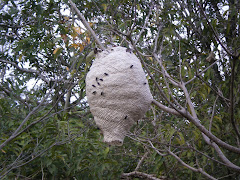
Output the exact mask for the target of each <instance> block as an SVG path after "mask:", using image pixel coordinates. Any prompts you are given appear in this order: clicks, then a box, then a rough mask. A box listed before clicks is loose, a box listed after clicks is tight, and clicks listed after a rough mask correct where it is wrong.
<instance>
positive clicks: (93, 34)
mask: <svg viewBox="0 0 240 180" xmlns="http://www.w3.org/2000/svg"><path fill="white" fill-rule="evenodd" d="M69 2H70V4H71V6H72V8H73V9H74V11H75V12H76V13H77V15H78V18H79V19H80V20H81V22H82V23H83V24H84V26H85V27H86V29H87V30H88V31H89V32H90V33H91V34H92V36H93V38H94V39H95V41H96V43H97V44H98V45H99V47H100V48H101V49H102V50H105V47H104V46H103V45H102V43H101V42H100V41H99V39H98V38H97V35H96V34H95V32H94V31H93V29H92V28H91V27H90V25H89V24H88V22H87V20H86V19H85V17H84V16H83V15H82V13H81V12H80V11H79V10H78V8H77V7H76V4H75V3H74V2H72V1H71V0H69Z"/></svg>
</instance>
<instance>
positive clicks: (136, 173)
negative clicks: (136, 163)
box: [122, 171, 167, 180]
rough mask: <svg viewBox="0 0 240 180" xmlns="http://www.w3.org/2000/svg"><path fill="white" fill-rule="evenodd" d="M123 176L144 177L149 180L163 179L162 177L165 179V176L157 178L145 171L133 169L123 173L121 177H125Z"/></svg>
mask: <svg viewBox="0 0 240 180" xmlns="http://www.w3.org/2000/svg"><path fill="white" fill-rule="evenodd" d="M125 177H136V178H144V179H149V180H164V179H167V178H166V177H161V178H160V179H159V178H156V177H154V176H153V175H152V174H147V173H143V172H139V171H133V172H130V173H123V174H122V178H125Z"/></svg>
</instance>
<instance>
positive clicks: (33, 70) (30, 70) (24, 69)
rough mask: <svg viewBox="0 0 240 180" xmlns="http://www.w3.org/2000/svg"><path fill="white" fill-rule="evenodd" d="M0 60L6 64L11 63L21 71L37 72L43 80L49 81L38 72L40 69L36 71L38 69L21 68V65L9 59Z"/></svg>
mask: <svg viewBox="0 0 240 180" xmlns="http://www.w3.org/2000/svg"><path fill="white" fill-rule="evenodd" d="M0 62H3V63H7V64H11V65H13V66H14V67H15V68H17V69H18V70H20V71H22V72H26V73H34V74H37V75H38V76H39V77H40V78H41V79H42V80H43V81H45V82H47V83H49V80H48V79H47V78H45V77H44V76H43V75H42V74H41V73H40V71H38V70H35V69H26V68H21V67H19V66H18V65H17V64H16V63H14V62H11V61H6V60H3V59H0Z"/></svg>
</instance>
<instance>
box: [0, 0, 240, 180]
mask: <svg viewBox="0 0 240 180" xmlns="http://www.w3.org/2000/svg"><path fill="white" fill-rule="evenodd" d="M75 3H76V7H77V8H78V9H79V11H80V12H81V13H82V14H83V15H84V16H85V18H86V20H87V22H88V24H89V25H90V27H91V28H92V29H93V30H94V32H95V33H96V36H95V37H94V36H93V35H92V34H91V33H90V32H89V30H88V29H86V28H85V27H84V26H83V24H82V22H81V21H79V18H78V16H77V14H76V11H75V10H74V5H73V6H71V4H69V2H68V1H62V0H43V1H40V0H37V1H32V0H18V1H14V0H12V1H7V0H4V1H1V3H0V30H1V31H0V32H1V36H0V49H1V50H0V82H1V83H0V179H120V178H122V179H133V178H136V179H239V178H240V175H239V174H240V173H239V172H240V158H239V157H240V155H239V154H240V131H239V124H240V95H239V94H240V74H239V73H238V72H239V71H240V58H239V53H240V37H239V35H240V2H239V0H183V1H174V0H159V1H155V0H148V1H141V0H139V1H137V0H133V1H127V0H121V1H119V0H111V1H110V0H98V1H90V0H81V1H75ZM96 37H97V38H98V39H99V40H100V42H101V43H102V44H103V46H104V47H108V46H111V45H120V46H125V47H129V48H131V49H133V52H134V53H135V54H136V55H137V56H138V57H139V59H140V60H141V62H142V64H143V66H144V69H145V71H146V73H147V74H148V76H147V78H148V80H149V84H150V88H151V92H152V94H153V97H154V101H153V104H152V107H151V109H150V110H149V111H148V113H147V114H146V116H145V118H144V119H143V120H139V122H138V123H136V125H135V126H134V127H133V128H132V130H131V132H129V134H128V135H127V137H126V138H125V141H124V145H123V146H122V147H112V146H110V147H109V146H108V145H106V144H104V143H103V142H102V136H101V134H100V131H99V130H98V129H97V127H96V125H95V123H94V120H93V117H92V115H91V113H90V111H89V107H88V104H87V101H86V96H85V81H84V80H85V76H86V73H87V72H88V70H89V67H90V66H91V63H92V61H93V60H94V53H93V51H94V49H95V48H96V47H97V48H100V47H99V45H98V44H96V41H95V38H96Z"/></svg>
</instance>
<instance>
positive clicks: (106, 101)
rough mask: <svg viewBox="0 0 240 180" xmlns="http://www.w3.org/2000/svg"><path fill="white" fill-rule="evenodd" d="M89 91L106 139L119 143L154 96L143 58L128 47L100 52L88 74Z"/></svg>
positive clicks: (87, 87)
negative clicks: (142, 62)
mask: <svg viewBox="0 0 240 180" xmlns="http://www.w3.org/2000/svg"><path fill="white" fill-rule="evenodd" d="M86 93H87V100H88V103H89V106H90V111H91V113H92V114H93V116H94V120H95V122H96V124H97V126H98V127H99V128H100V129H101V130H102V132H103V136H104V142H106V143H108V144H111V145H118V146H121V145H122V144H123V140H124V137H125V135H126V133H127V132H128V131H129V130H130V128H131V127H132V125H133V124H134V122H135V121H137V120H139V119H141V118H142V117H143V116H144V114H145V113H146V111H147V110H148V109H149V107H150V104H151V102H152V99H153V98H152V95H151V92H150V89H149V85H148V82H147V79H146V74H145V73H144V71H143V69H142V65H141V63H140V61H139V59H138V58H137V57H136V56H135V55H134V53H132V52H131V51H129V49H127V48H124V47H112V48H108V49H107V50H105V51H103V52H101V53H98V54H97V56H96V59H95V61H94V62H93V64H92V66H91V68H90V71H89V72H88V74H87V77H86Z"/></svg>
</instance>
